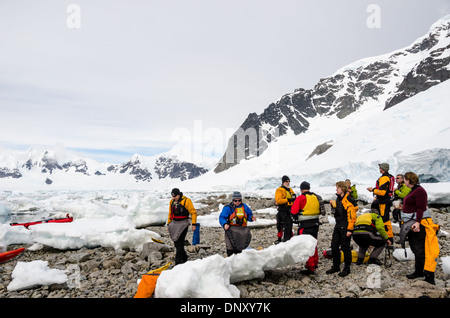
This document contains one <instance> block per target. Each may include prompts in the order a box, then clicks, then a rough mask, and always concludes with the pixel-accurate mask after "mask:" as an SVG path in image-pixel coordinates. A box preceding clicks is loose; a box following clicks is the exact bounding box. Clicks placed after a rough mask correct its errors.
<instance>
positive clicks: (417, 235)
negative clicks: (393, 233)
mask: <svg viewBox="0 0 450 318" xmlns="http://www.w3.org/2000/svg"><path fill="white" fill-rule="evenodd" d="M438 229H439V226H438V225H436V224H434V223H433V221H432V220H431V218H425V219H422V221H421V222H420V231H419V232H414V231H412V230H411V231H409V232H408V240H409V245H410V247H411V250H412V252H413V253H414V259H415V265H414V266H415V271H416V273H417V274H423V271H424V270H426V271H428V272H432V273H434V272H435V270H436V265H437V258H438V257H439V252H440V250H439V243H438V239H437V235H436V231H437V230H438Z"/></svg>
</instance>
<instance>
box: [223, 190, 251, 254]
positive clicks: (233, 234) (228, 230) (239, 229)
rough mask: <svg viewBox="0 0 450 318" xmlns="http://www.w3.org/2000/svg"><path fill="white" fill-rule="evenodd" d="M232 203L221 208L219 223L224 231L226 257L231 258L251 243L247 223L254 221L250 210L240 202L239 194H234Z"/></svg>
mask: <svg viewBox="0 0 450 318" xmlns="http://www.w3.org/2000/svg"><path fill="white" fill-rule="evenodd" d="M232 200H233V201H232V202H231V203H230V204H229V205H226V206H224V207H223V209H222V212H221V213H220V216H219V223H220V225H221V226H222V227H223V229H224V230H225V244H226V248H227V255H228V256H231V255H233V254H237V253H240V252H242V250H244V249H246V248H247V247H248V245H249V244H250V241H251V238H252V236H251V233H250V230H249V228H248V227H247V222H252V221H256V217H255V216H254V215H253V212H252V210H251V209H250V208H249V207H248V206H247V205H246V204H245V203H243V202H242V195H241V193H240V192H237V191H236V192H234V193H233V195H232Z"/></svg>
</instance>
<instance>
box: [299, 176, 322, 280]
mask: <svg viewBox="0 0 450 318" xmlns="http://www.w3.org/2000/svg"><path fill="white" fill-rule="evenodd" d="M310 189H311V185H310V184H309V183H308V182H306V181H303V182H302V183H301V184H300V191H301V195H299V196H298V197H297V198H296V199H295V201H294V204H293V205H292V207H291V213H292V218H293V219H294V222H295V223H298V235H302V234H309V235H311V236H313V237H314V238H315V239H316V240H317V236H318V234H319V226H320V222H319V216H320V215H325V205H324V203H323V200H322V197H321V196H320V195H317V194H315V193H314V192H311V191H310ZM318 264H319V253H318V251H317V246H316V250H315V253H314V255H313V256H311V257H310V258H309V259H308V261H307V262H306V265H305V267H306V270H303V271H301V273H302V274H306V275H310V274H314V271H315V269H316V268H317V265H318Z"/></svg>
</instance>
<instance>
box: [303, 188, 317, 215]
mask: <svg viewBox="0 0 450 318" xmlns="http://www.w3.org/2000/svg"><path fill="white" fill-rule="evenodd" d="M302 195H304V196H305V197H306V204H305V206H304V207H303V209H302V210H301V211H300V212H299V214H301V215H309V216H311V215H319V214H320V204H319V199H318V198H317V196H316V195H315V194H314V193H312V192H309V193H305V194H302Z"/></svg>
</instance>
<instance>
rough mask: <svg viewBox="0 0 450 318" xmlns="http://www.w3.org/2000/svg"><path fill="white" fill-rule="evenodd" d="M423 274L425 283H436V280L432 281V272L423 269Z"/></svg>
mask: <svg viewBox="0 0 450 318" xmlns="http://www.w3.org/2000/svg"><path fill="white" fill-rule="evenodd" d="M423 273H424V275H425V281H426V282H427V283H430V284H431V285H436V282H435V281H434V273H433V272H429V271H423Z"/></svg>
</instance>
